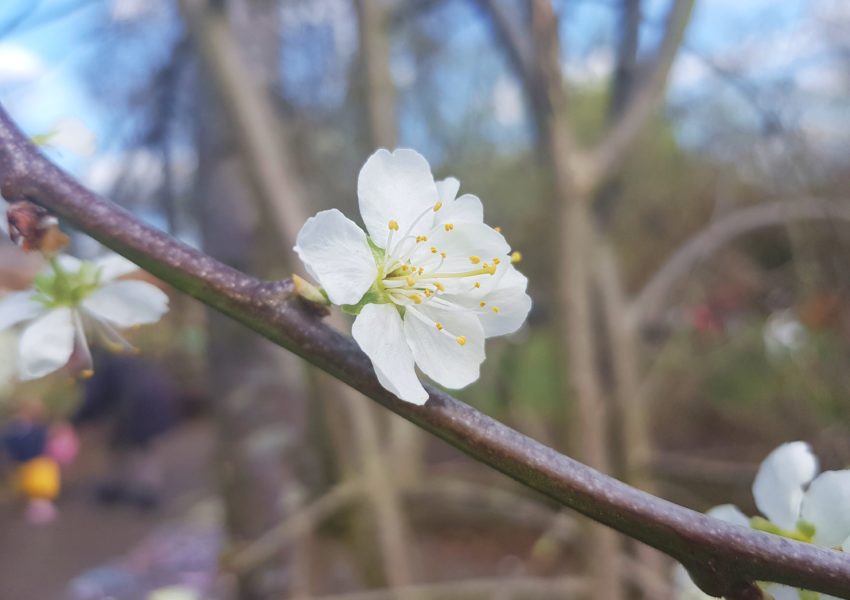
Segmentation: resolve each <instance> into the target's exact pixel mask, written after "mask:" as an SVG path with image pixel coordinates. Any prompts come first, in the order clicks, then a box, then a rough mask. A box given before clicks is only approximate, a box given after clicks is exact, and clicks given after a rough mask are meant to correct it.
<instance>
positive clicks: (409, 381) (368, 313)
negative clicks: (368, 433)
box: [351, 304, 428, 404]
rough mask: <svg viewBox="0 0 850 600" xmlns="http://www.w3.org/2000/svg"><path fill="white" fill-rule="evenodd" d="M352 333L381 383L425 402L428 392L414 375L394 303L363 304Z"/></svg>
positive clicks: (407, 397) (411, 399)
mask: <svg viewBox="0 0 850 600" xmlns="http://www.w3.org/2000/svg"><path fill="white" fill-rule="evenodd" d="M351 335H352V336H353V337H354V339H355V340H356V341H357V344H358V345H359V346H360V348H361V349H362V350H363V352H365V353H366V355H367V356H368V357H369V359H370V360H371V361H372V366H373V367H374V368H375V374H376V375H377V376H378V380H379V381H380V382H381V385H382V386H384V387H385V388H386V389H388V390H389V391H391V392H392V393H393V394H395V395H396V396H398V397H399V398H401V399H402V400H406V401H408V402H412V403H414V404H425V402H426V401H427V400H428V392H426V391H425V388H424V387H422V384H421V383H420V382H419V378H418V377H417V376H416V369H415V368H414V365H413V356H412V355H411V353H410V348H409V347H408V346H407V342H406V341H405V339H404V331H403V329H402V321H401V316H400V315H399V314H398V309H397V308H396V307H395V306H394V305H393V304H367V305H366V306H364V307H363V310H361V311H360V314H359V315H357V318H356V319H355V320H354V325H353V326H352V327H351Z"/></svg>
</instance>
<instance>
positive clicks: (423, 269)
mask: <svg viewBox="0 0 850 600" xmlns="http://www.w3.org/2000/svg"><path fill="white" fill-rule="evenodd" d="M424 272H425V267H419V274H420V275H422V274H423V273H424Z"/></svg>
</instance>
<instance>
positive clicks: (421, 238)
mask: <svg viewBox="0 0 850 600" xmlns="http://www.w3.org/2000/svg"><path fill="white" fill-rule="evenodd" d="M427 241H428V236H427V235H417V236H416V243H417V244H418V243H420V242H427Z"/></svg>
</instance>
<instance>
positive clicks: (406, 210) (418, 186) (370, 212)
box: [357, 149, 438, 248]
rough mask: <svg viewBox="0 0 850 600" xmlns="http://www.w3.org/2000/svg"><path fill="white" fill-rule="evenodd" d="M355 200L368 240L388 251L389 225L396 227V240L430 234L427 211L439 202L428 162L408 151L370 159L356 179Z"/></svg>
mask: <svg viewBox="0 0 850 600" xmlns="http://www.w3.org/2000/svg"><path fill="white" fill-rule="evenodd" d="M357 197H358V199H359V203H360V215H361V216H362V217H363V222H364V223H365V224H366V230H367V231H368V232H369V237H371V238H372V241H373V242H374V243H375V244H377V245H378V246H380V247H381V248H386V247H387V237H388V235H389V232H390V230H389V227H388V225H389V222H390V221H395V222H397V223H398V226H399V229H398V231H397V232H395V233H394V237H395V238H396V239H397V240H398V239H400V238H401V237H402V236H404V235H414V236H416V235H419V234H422V233H426V232H427V231H428V230H430V229H431V225H432V223H433V222H434V213H433V212H428V209H429V207H433V206H434V205H435V204H436V203H437V199H438V196H437V186H436V184H435V183H434V177H433V175H431V167H430V166H429V165H428V161H427V160H425V157H423V156H422V155H421V154H419V153H418V152H415V151H414V150H407V149H399V150H396V151H395V152H392V153H390V152H388V151H387V150H384V149H381V150H378V151H377V152H375V153H374V154H373V155H372V156H370V157H369V160H367V161H366V164H365V165H363V168H362V169H361V170H360V176H359V177H358V179H357ZM423 214H424V216H422V215H423ZM420 216H422V218H421V219H420V220H419V221H418V223H417V224H416V225H415V226H413V225H414V222H415V221H416V220H417V219H418V218H419V217H420ZM412 226H413V228H412V229H411V227H412ZM394 245H395V243H394Z"/></svg>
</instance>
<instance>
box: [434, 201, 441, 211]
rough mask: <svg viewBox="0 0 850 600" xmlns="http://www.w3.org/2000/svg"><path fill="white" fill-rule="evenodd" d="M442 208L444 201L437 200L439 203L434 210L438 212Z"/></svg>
mask: <svg viewBox="0 0 850 600" xmlns="http://www.w3.org/2000/svg"><path fill="white" fill-rule="evenodd" d="M441 208H443V203H442V202H437V203H436V204H435V205H434V212H437V211H438V210H440V209H441Z"/></svg>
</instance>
